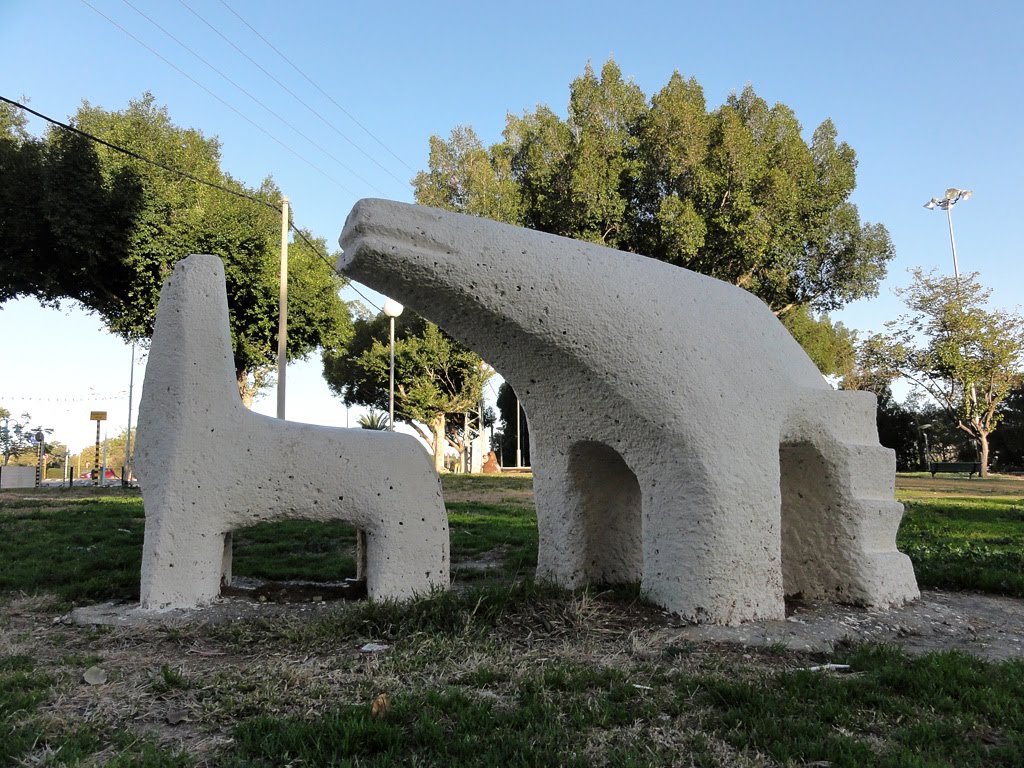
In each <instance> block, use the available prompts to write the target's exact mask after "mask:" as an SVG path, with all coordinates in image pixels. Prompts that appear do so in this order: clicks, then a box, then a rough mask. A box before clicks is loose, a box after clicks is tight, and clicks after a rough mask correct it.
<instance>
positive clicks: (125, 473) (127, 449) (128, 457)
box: [121, 341, 135, 488]
mask: <svg viewBox="0 0 1024 768" xmlns="http://www.w3.org/2000/svg"><path fill="white" fill-rule="evenodd" d="M134 388H135V342H134V341H133V342H132V369H131V373H129V374H128V434H127V436H126V437H125V440H124V466H123V467H121V487H122V488H127V487H128V484H129V482H130V480H131V474H132V390H133V389H134Z"/></svg>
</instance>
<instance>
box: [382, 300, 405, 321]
mask: <svg viewBox="0 0 1024 768" xmlns="http://www.w3.org/2000/svg"><path fill="white" fill-rule="evenodd" d="M403 309H405V307H403V306H402V305H401V304H399V303H398V302H397V301H395V300H394V299H388V300H387V301H385V302H384V314H385V315H387V316H388V317H398V316H399V315H400V314H402V310H403Z"/></svg>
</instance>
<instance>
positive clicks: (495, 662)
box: [0, 476, 1024, 768]
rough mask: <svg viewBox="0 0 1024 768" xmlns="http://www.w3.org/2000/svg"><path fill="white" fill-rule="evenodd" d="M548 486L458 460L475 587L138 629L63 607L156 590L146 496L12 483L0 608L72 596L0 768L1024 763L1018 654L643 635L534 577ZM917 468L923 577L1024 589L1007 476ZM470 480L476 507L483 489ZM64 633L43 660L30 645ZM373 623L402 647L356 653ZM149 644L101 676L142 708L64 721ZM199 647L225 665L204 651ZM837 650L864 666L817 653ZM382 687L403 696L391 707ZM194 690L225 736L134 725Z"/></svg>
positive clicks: (915, 541)
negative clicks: (467, 471)
mask: <svg viewBox="0 0 1024 768" xmlns="http://www.w3.org/2000/svg"><path fill="white" fill-rule="evenodd" d="M531 482H532V481H531V480H530V478H523V477H500V476H499V477H458V476H446V477H445V478H444V486H445V490H446V493H449V494H453V495H454V494H462V495H460V496H458V497H457V498H458V500H457V501H451V502H449V504H448V512H449V520H450V528H451V542H452V562H453V574H455V577H456V580H457V582H463V583H462V584H461V586H460V588H458V589H454V590H451V591H448V592H441V593H437V594H435V595H433V596H431V597H430V598H429V599H424V600H419V601H416V602H413V603H409V604H403V605H399V604H395V603H392V602H387V601H385V602H376V603H368V602H357V603H353V604H347V605H338V606H330V607H324V608H319V607H318V608H317V609H315V610H310V611H309V612H307V613H302V614H288V615H285V616H277V617H274V616H267V617H266V618H263V619H248V620H245V621H232V622H226V623H224V624H219V625H216V626H200V625H196V626H189V627H178V628H174V629H168V630H160V631H156V632H152V633H148V634H147V633H145V632H143V633H141V634H138V635H131V634H128V635H122V634H118V633H110V632H91V631H89V630H84V629H81V628H74V627H67V628H64V627H60V626H53V625H52V624H51V620H52V616H51V615H50V614H48V613H46V612H47V611H50V612H51V613H52V612H56V611H57V610H58V609H59V610H63V606H64V605H65V604H71V603H76V602H77V603H83V602H95V601H98V600H109V599H132V598H134V597H137V590H138V570H139V561H140V557H141V546H142V532H143V512H142V505H141V500H140V498H139V497H138V496H137V495H132V494H113V493H104V492H99V493H93V494H84V495H81V496H75V495H72V494H67V495H65V494H61V493H53V492H48V493H33V494H25V495H24V496H25V497H22V496H16V495H13V494H8V493H3V494H0V563H2V564H3V567H0V609H2V608H3V607H4V606H5V605H7V604H10V605H13V604H14V603H13V602H12V601H13V599H14V597H15V596H16V595H18V594H20V593H29V594H41V595H54V596H56V597H57V599H58V604H56V605H53V604H51V605H49V606H48V607H45V608H36V609H34V610H36V611H37V613H38V615H37V616H34V617H33V619H32V620H34V621H36V622H37V624H35V625H32V627H31V631H29V629H24V628H23V629H15V628H13V624H12V625H11V628H7V627H5V626H4V625H3V623H0V633H6V634H3V638H4V639H7V638H11V639H14V641H15V645H14V646H13V647H14V648H17V649H18V651H19V652H18V653H17V654H15V655H8V656H0V765H6V764H18V763H20V762H26V763H30V764H36V763H38V762H40V761H44V760H45V761H46V762H44V763H43V764H50V765H78V764H102V765H113V766H129V765H132V766H135V765H139V766H149V767H151V768H177V767H179V766H181V767H182V768H183V767H184V766H189V765H192V764H193V763H194V762H201V764H203V765H210V766H227V767H229V768H239V767H240V766H249V765H252V766H257V767H259V766H277V765H295V766H298V765H302V766H345V765H353V766H355V765H359V766H378V765H380V766H383V765H389V766H391V765H406V764H416V765H430V766H433V765H437V766H448V765H460V766H461V765H465V766H499V765H500V766H505V765H509V766H525V765H567V766H588V767H589V766H592V765H617V766H618V765H623V766H658V765H674V764H682V765H700V766H733V765H751V766H753V765H764V764H778V765H792V766H797V765H826V764H827V765H830V766H833V767H839V766H863V765H873V766H874V765H878V766H944V765H957V766H1015V765H1024V662H1020V661H1015V662H1007V663H986V662H983V661H980V660H978V659H976V658H973V657H970V656H966V655H963V654H958V653H937V654H929V655H925V656H921V657H909V656H906V655H904V654H903V653H902V652H900V651H897V650H894V649H892V648H879V647H855V648H850V649H847V650H842V651H839V652H837V653H836V654H831V655H830V656H829V657H828V658H818V657H811V656H809V655H806V654H799V653H796V652H792V651H787V650H785V649H784V648H783V647H781V646H778V647H774V648H770V649H768V650H766V651H739V650H735V649H728V648H725V647H719V646H714V645H709V644H704V643H688V642H683V641H678V642H667V643H666V644H665V645H664V647H662V648H661V649H660V650H659V651H658V653H656V654H654V655H651V654H650V653H646V654H643V653H638V652H637V648H638V647H639V648H642V647H643V645H644V642H646V641H645V638H648V637H652V636H655V635H657V633H658V632H659V631H662V630H664V629H665V619H664V617H663V616H662V615H661V614H660V613H659V612H658V611H655V610H652V609H651V608H650V606H646V605H645V604H644V603H643V601H642V600H641V599H640V595H639V591H638V589H637V588H636V587H635V585H634V586H633V587H631V588H621V589H617V590H604V591H598V590H591V591H583V592H577V593H568V592H566V591H564V590H561V589H557V588H555V587H552V586H550V585H545V584H540V583H537V582H535V581H534V580H533V579H531V578H529V575H530V573H531V571H532V568H533V567H534V566H535V564H536V556H537V530H536V516H535V512H534V510H533V506H532V503H531V502H530V501H529V497H528V496H526V495H525V492H526V491H527V490H528V489H529V488H530V487H531ZM912 482H913V483H914V487H912V488H904V489H902V490H901V492H900V498H901V499H902V500H904V502H905V503H906V510H907V512H906V515H905V517H904V521H903V525H902V526H901V529H900V532H899V538H898V543H899V546H900V548H901V549H902V550H903V551H905V552H907V553H908V554H909V555H910V557H911V559H912V560H913V561H914V565H915V569H916V571H917V575H918V580H919V582H920V584H921V585H922V586H923V587H941V588H947V589H967V590H981V591H987V592H992V593H996V594H1008V595H1014V596H1018V597H1024V567H1022V566H1024V557H1022V553H1024V500H1022V499H1021V498H1020V497H1019V496H1017V495H1015V494H1014V493H1013V491H1014V490H1015V489H1016V488H1018V486H1016V485H1014V481H1009V480H1006V479H1004V480H1002V481H993V482H984V481H979V480H973V481H967V480H959V479H951V478H939V479H938V481H937V482H935V483H932V482H931V480H930V478H920V477H914V478H912ZM477 491H479V492H481V493H480V498H481V499H484V500H483V501H469V500H466V499H467V498H471V497H472V494H473V493H474V492H477ZM233 538H234V570H235V573H236V574H238V575H247V576H258V577H262V578H268V579H276V580H283V579H310V580H337V579H341V578H344V577H346V576H350V575H352V572H353V570H354V563H353V562H352V555H353V551H354V547H355V539H354V533H353V531H352V529H351V528H350V527H349V526H345V525H341V524H331V523H328V524H324V523H310V522H303V521H284V522H276V523H266V524H262V525H259V526H255V527H252V528H249V529H245V530H242V531H237V532H235V534H234V536H233ZM484 565H486V566H491V567H488V568H486V569H482V566H484ZM22 621H23V624H22V626H23V627H24V626H27V625H26V624H25V623H24V622H26V621H28V620H27V619H23V620H22ZM19 632H21V633H22V634H21V635H18V634H17V633H19ZM51 634H52V636H53V640H52V642H53V643H55V644H56V647H53V646H51V647H50V650H49V652H48V653H47V654H45V655H39V656H38V657H37V656H33V655H32V654H31V653H27V652H24V651H23V650H21V649H22V648H25V647H30V646H29V645H26V643H28V642H29V641H28V640H26V638H29V637H31V638H35V640H33V641H32V642H40V638H42V639H43V640H45V641H49V638H50V636H51ZM367 641H375V642H384V643H388V644H390V645H392V650H391V651H389V652H388V653H385V654H381V655H373V656H365V655H361V654H359V653H358V652H356V650H355V649H356V648H358V647H359V646H360V645H361V644H362V643H364V642H367ZM19 643H20V645H19ZM61 643H66V645H61ZM132 653H135V654H137V657H136V661H135V663H136V668H135V672H132V671H131V665H128V664H126V665H125V666H124V667H123V668H119V669H118V670H117V671H116V674H115V675H113V676H112V681H113V682H112V683H111V684H110V687H109V691H106V692H104V693H103V694H102V695H103V696H104V697H108V696H109V697H113V698H116V697H117V696H125V695H127V696H130V697H131V703H130V704H127V705H126V706H125V707H124V709H123V711H124V712H125V713H126V715H125V717H124V718H121V719H117V718H116V717H114V716H112V715H111V716H108V718H107V719H102V718H96V719H90V720H85V721H83V720H80V719H79V718H78V713H79V712H81V711H84V709H82V708H83V707H85V706H86V705H84V704H76V705H74V706H75V707H77V708H76V709H73V710H70V712H71V713H72V714H70V715H69V714H68V713H67V712H65V713H64V715H63V716H62V717H60V718H57V719H54V717H53V716H52V715H51V714H50V711H51V708H53V707H55V706H59V702H61V701H64V700H69V701H71V700H74V694H75V693H76V691H78V692H79V693H81V691H80V687H81V686H82V685H83V684H82V682H81V672H82V671H83V670H84V668H86V667H87V666H89V665H91V664H93V663H104V664H109V662H106V661H104V660H105V659H110V658H115V657H117V658H127V657H128V656H130V655H131V654H132ZM203 654H212V655H210V656H208V657H207V656H204V655H203ZM203 658H209V659H212V660H214V662H215V663H214V664H212V665H210V666H207V667H205V668H197V667H196V663H197V660H201V659H203ZM222 659H223V662H222V661H221V660H222ZM140 660H141V663H140ZM820 661H838V662H845V663H849V664H850V665H851V666H852V668H853V669H852V674H846V675H835V674H822V673H812V672H809V671H802V670H800V669H799V667H806V666H810V665H812V664H814V663H818V662H820ZM268 665H270V667H269V669H268ZM275 665H276V666H275ZM133 674H134V675H135V677H131V675H133ZM119 691H120V693H119ZM381 691H387V692H388V693H389V694H390V696H391V700H392V707H391V709H390V711H389V712H388V713H387V715H386V716H384V717H381V718H375V717H373V716H371V713H370V702H371V701H372V700H373V697H374V696H375V695H376V694H377V693H379V692H381ZM126 692H127V693H126ZM183 703H188V704H189V706H190V708H189V712H190V713H191V716H192V717H194V718H195V719H196V722H197V725H196V726H195V727H196V729H197V731H196V732H197V733H198V734H200V735H203V736H206V735H209V734H210V733H217V734H219V735H220V736H222V737H225V738H226V737H230V738H231V739H232V742H231V743H230V746H221V747H217V748H216V749H214V751H213V752H210V753H206V754H203V755H202V756H201V757H199V758H196V757H194V756H190V755H188V754H187V752H188V750H187V749H183V748H180V747H179V746H177V745H176V744H174V743H170V744H168V743H160V742H158V741H156V740H155V739H156V737H154V736H151V735H145V734H146V733H147V731H145V730H144V729H143V728H141V727H140V726H139V724H138V721H139V720H145V719H146V716H148V717H149V722H150V723H152V722H153V720H154V719H155V720H156V721H157V722H163V720H162V718H163V713H165V712H166V711H167V708H168V707H172V706H173V707H177V706H179V705H181V704H183ZM112 711H118V710H117V708H114V709H113V710H112ZM136 713H138V714H136ZM154 713H155V714H154ZM140 715H141V717H140ZM165 730H166V729H165ZM168 733H171V734H172V735H173V734H175V733H177V734H180V733H182V731H181V730H178V731H168ZM164 735H165V736H166V735H167V734H166V733H165V734H164ZM182 738H184V737H182ZM218 743H221V744H223V742H222V741H221V742H218Z"/></svg>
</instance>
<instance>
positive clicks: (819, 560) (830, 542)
mask: <svg viewBox="0 0 1024 768" xmlns="http://www.w3.org/2000/svg"><path fill="white" fill-rule="evenodd" d="M779 470H780V471H779V481H780V484H781V489H782V516H781V518H782V519H781V536H782V551H781V556H782V586H783V591H784V593H785V595H786V596H787V597H796V596H800V597H805V598H817V597H821V596H822V594H821V592H822V587H823V586H824V585H825V584H829V583H834V581H835V579H834V578H829V576H830V575H833V574H834V572H835V570H836V568H837V567H839V566H840V561H841V560H842V559H844V558H843V554H842V552H840V551H839V549H838V547H837V541H836V536H835V535H833V534H834V533H835V531H836V527H837V520H836V519H835V515H836V513H837V512H838V510H839V508H840V504H839V503H838V499H835V498H834V491H833V485H834V478H833V477H832V475H833V474H834V470H833V468H832V467H830V466H829V464H828V462H827V461H825V457H824V456H823V455H822V453H821V451H820V450H819V449H818V447H817V446H815V445H814V444H813V443H811V442H799V443H788V444H787V443H784V444H783V445H782V446H780V448H779ZM830 572H831V573H830Z"/></svg>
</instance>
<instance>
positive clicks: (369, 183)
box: [121, 0, 384, 195]
mask: <svg viewBox="0 0 1024 768" xmlns="http://www.w3.org/2000/svg"><path fill="white" fill-rule="evenodd" d="M121 2H123V3H124V4H125V5H127V6H128V7H129V8H131V9H132V10H133V11H135V12H136V13H137V14H139V16H141V17H142V18H144V19H145V20H146V21H148V22H149V23H150V24H152V25H153V26H154V27H156V28H157V29H159V30H160V31H161V32H163V33H164V34H165V35H167V37H169V38H171V40H173V41H174V42H175V43H177V44H178V45H179V46H181V47H182V48H184V49H185V50H186V51H188V52H189V53H190V54H192V55H193V56H194V57H195V58H197V59H199V61H201V62H202V63H203V64H205V65H206V66H207V67H209V68H210V69H212V70H213V71H214V72H216V73H217V74H218V75H220V76H221V77H223V78H224V79H225V80H227V81H228V82H229V83H230V84H231V85H233V86H234V87H235V88H236V89H237V90H239V91H241V92H242V93H243V94H245V95H246V96H247V97H249V99H251V100H252V101H253V102H255V103H256V104H257V105H259V106H260V107H262V108H263V109H264V110H265V111H266V112H268V113H269V114H270V115H272V116H273V117H275V118H277V119H278V120H279V121H281V122H282V123H284V124H285V125H286V126H288V127H289V128H291V129H292V130H293V131H295V133H297V134H298V135H299V136H301V137H302V138H303V139H305V140H306V141H308V142H309V143H310V144H312V145H313V146H314V147H316V148H317V149H319V150H320V151H321V152H323V153H324V154H325V155H326V156H327V157H329V158H330V159H331V160H333V161H334V162H336V163H337V164H338V165H340V166H341V167H342V168H344V169H345V170H346V171H348V172H349V173H350V174H352V175H353V176H354V177H356V178H357V179H359V181H361V182H363V184H366V185H367V186H368V187H370V188H371V189H373V190H374V191H376V192H377V193H378V194H380V195H384V192H383V191H382V190H381V189H380V188H378V187H377V185H376V184H374V183H373V182H372V181H369V180H368V179H365V178H363V177H362V176H360V175H359V174H358V173H357V172H356V171H355V170H353V169H352V168H350V167H349V166H348V165H346V164H345V163H344V162H343V161H342V160H340V159H338V158H337V157H335V156H334V155H332V154H331V153H330V151H329V150H328V149H327V148H326V147H324V146H323V145H322V144H320V143H319V142H317V141H316V140H315V139H312V138H310V137H309V136H307V135H306V134H305V133H303V132H302V130H301V129H300V128H298V127H297V126H296V125H294V124H293V123H291V122H289V121H288V119H287V118H285V117H283V116H282V115H281V114H280V113H278V112H276V111H275V110H273V109H271V108H270V107H268V106H267V105H266V104H265V103H264V102H263V101H262V100H260V99H259V98H258V97H257V96H255V95H253V94H252V93H251V92H249V91H248V90H246V89H245V88H244V87H243V86H241V85H239V84H238V83H237V82H235V81H234V80H233V79H231V78H230V77H229V76H228V75H226V74H224V72H223V71H221V70H220V69H218V68H217V67H216V66H215V65H213V64H211V63H210V62H209V61H208V60H207V59H205V58H204V57H203V56H202V55H200V54H198V53H196V51H195V50H193V49H192V48H191V47H190V46H188V45H187V44H185V43H183V42H182V41H181V40H179V39H178V38H177V37H175V36H174V35H173V34H172V33H171V32H169V31H168V30H167V29H166V28H165V27H163V26H162V25H161V24H160V23H159V22H157V21H156V20H154V19H153V17H151V16H149V15H147V14H146V13H145V12H144V11H141V10H139V8H138V7H136V6H135V5H133V4H132V3H131V2H130V1H129V0H121Z"/></svg>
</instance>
